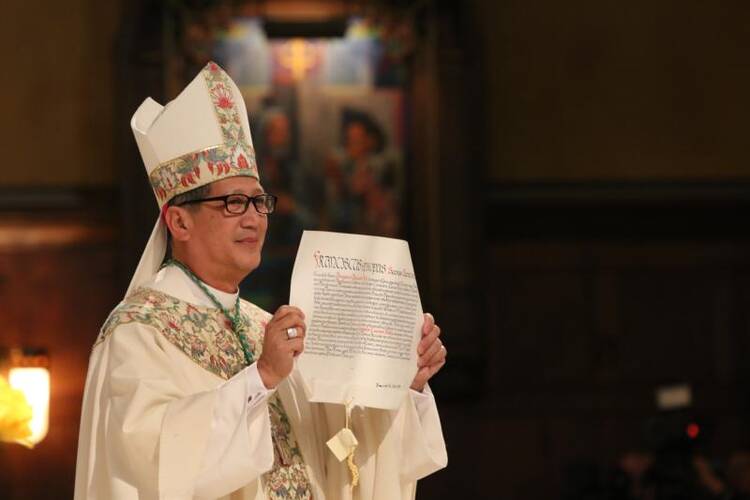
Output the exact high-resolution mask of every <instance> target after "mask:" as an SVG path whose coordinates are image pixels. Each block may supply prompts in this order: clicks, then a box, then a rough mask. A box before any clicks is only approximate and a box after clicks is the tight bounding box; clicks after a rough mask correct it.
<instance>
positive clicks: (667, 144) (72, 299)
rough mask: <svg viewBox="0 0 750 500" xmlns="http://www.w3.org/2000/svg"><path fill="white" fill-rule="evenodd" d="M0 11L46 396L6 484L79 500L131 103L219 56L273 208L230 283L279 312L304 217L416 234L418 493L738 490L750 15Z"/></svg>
mask: <svg viewBox="0 0 750 500" xmlns="http://www.w3.org/2000/svg"><path fill="white" fill-rule="evenodd" d="M0 12H2V16H0V54H1V55H2V61H3V65H4V67H5V70H4V71H3V72H2V75H3V76H2V78H0V89H2V92H0V110H1V111H0V137H1V138H2V150H3V151H4V153H3V155H2V166H0V325H1V326H0V348H2V349H3V350H4V351H5V352H6V353H7V354H6V355H5V357H4V362H3V367H4V368H3V369H4V370H6V371H8V372H9V371H10V370H11V369H13V368H16V369H17V368H22V367H34V368H46V370H43V372H44V373H47V374H48V375H49V380H50V387H51V389H50V396H49V407H48V415H49V418H48V423H49V424H48V431H47V434H46V437H44V438H43V439H42V440H41V441H40V442H39V443H38V444H37V445H36V446H35V447H34V448H33V449H28V448H25V447H23V446H21V445H19V444H15V443H10V442H3V443H0V497H1V498H8V499H13V500H21V499H23V500H27V499H58V498H71V497H72V492H73V477H74V469H75V458H76V443H77V434H78V423H79V422H78V420H79V413H80V406H81V395H82V389H83V384H84V381H85V374H86V368H87V361H88V355H89V352H90V348H91V345H92V343H93V341H94V339H95V337H96V335H97V332H98V329H99V327H100V326H101V324H102V323H103V321H104V319H105V318H106V316H107V314H108V312H109V311H110V309H111V308H112V307H113V306H114V305H115V304H116V303H117V302H118V301H119V300H120V299H121V297H122V295H123V293H124V291H125V289H126V287H127V283H128V281H129V279H130V276H131V274H132V272H133V270H134V268H135V265H136V263H137V261H138V258H139V257H140V254H141V251H142V249H143V246H144V244H145V242H146V239H147V237H148V234H149V232H150V230H151V228H152V225H153V222H154V220H155V219H156V216H157V204H156V202H155V200H154V198H153V195H152V193H151V190H150V187H149V186H148V183H147V178H146V175H144V173H145V170H144V167H143V164H142V162H141V160H140V157H139V155H138V152H137V149H136V146H135V142H134V140H133V137H132V134H131V131H130V128H129V120H130V116H131V115H132V113H133V112H134V111H135V109H136V108H137V106H138V105H139V104H140V103H141V102H142V100H143V99H144V98H146V97H148V96H151V97H153V98H154V99H156V100H157V101H159V102H160V103H165V102H167V101H168V100H170V99H172V98H173V97H175V96H176V95H177V93H178V92H179V91H180V90H181V89H182V87H183V86H184V85H185V84H186V83H187V82H189V81H190V80H191V79H192V78H193V77H194V76H195V75H196V74H197V72H198V71H199V70H200V68H201V67H202V66H203V65H204V64H205V63H206V62H207V61H208V60H210V59H213V60H216V61H217V62H219V63H220V64H221V65H223V66H224V67H225V68H226V69H227V71H228V72H229V73H230V75H231V76H232V77H233V78H234V79H235V81H236V82H237V83H238V85H239V86H240V87H241V89H242V92H243V95H244V97H245V100H246V103H247V107H248V112H249V114H250V123H251V128H252V133H253V139H254V143H255V148H256V151H257V154H258V161H259V168H260V172H261V176H262V177H263V179H264V184H265V185H266V187H267V188H268V189H269V190H270V191H271V192H274V193H276V194H277V195H279V196H280V202H279V212H278V214H276V215H274V217H273V219H272V222H271V225H270V233H269V239H268V243H267V246H266V249H265V250H264V255H263V264H262V266H261V269H260V270H259V271H257V272H256V273H253V274H252V275H251V276H250V278H249V279H248V280H247V281H246V282H245V283H243V285H242V293H243V295H244V296H245V297H246V298H249V299H251V300H253V301H256V302H257V303H259V304H260V305H262V306H264V307H266V308H269V309H275V308H276V307H278V306H279V305H280V304H283V303H284V302H286V301H287V300H288V281H289V276H290V274H291V264H292V262H293V259H294V255H295V251H296V245H297V243H298V241H299V237H300V234H301V231H302V230H303V229H305V228H315V229H330V230H337V231H350V232H360V233H365V234H378V235H386V236H395V237H400V238H405V239H407V240H408V241H409V244H410V247H411V251H412V256H413V260H414V264H415V269H416V271H417V280H418V283H419V286H420V292H421V297H422V303H423V306H424V309H425V310H429V311H432V312H433V313H434V314H435V316H436V317H437V318H438V323H439V324H440V325H441V326H442V328H443V332H444V339H445V342H446V345H447V346H448V349H449V352H450V356H449V363H448V365H446V367H445V368H444V369H443V371H442V372H441V373H440V374H439V375H438V376H437V377H436V379H435V380H434V382H433V383H432V385H433V387H434V391H435V393H436V394H437V398H438V404H439V407H440V411H441V417H442V421H443V426H444V431H445V436H446V441H447V445H448V452H449V460H450V463H449V466H448V468H447V469H445V470H443V471H441V472H438V473H436V474H434V475H433V476H430V477H429V478H427V479H425V480H423V481H421V482H420V487H419V491H418V494H417V498H419V499H441V498H454V497H456V496H459V495H460V496H462V497H464V498H472V499H510V500H515V499H518V500H523V499H554V498H560V499H571V500H572V499H623V500H624V499H647V498H648V499H683V498H685V499H692V498H701V499H703V498H706V499H709V498H717V499H718V498H724V499H728V498H734V499H739V498H747V495H748V492H750V453H749V452H748V450H749V449H750V427H749V426H750V396H749V394H748V382H750V363H748V361H749V360H750V356H749V355H750V259H749V257H750V222H748V221H749V220H750V219H749V218H748V216H750V165H749V164H748V162H749V160H750V148H749V147H748V144H749V142H748V140H747V138H746V136H747V132H748V125H747V123H748V116H749V115H750V92H749V89H750V64H748V50H750V30H748V27H747V26H748V19H750V4H748V3H747V2H745V1H730V0H726V1H718V2H704V1H699V0H683V1H674V0H664V1H660V2H650V1H645V0H634V1H630V2H615V1H610V0H604V1H602V0H599V1H593V0H582V1H574V2H559V1H553V0H540V1H537V2H522V1H518V0H465V1H447V0H414V1H408V0H405V1H401V2H399V1H387V0H381V1H378V0H369V1H368V0H360V1H354V0H352V1H344V0H340V1H335V0H330V1H324V0H310V1H303V0H298V1H297V0H294V1H292V0H276V1H274V0H245V1H242V0H237V1H209V0H165V1H157V0H130V1H125V0H110V1H96V0H70V1H68V2H52V1H48V2H34V1H20V0H9V1H7V2H4V3H3V5H2V7H1V10H0ZM18 349H21V350H20V351H19V350H18ZM14 353H15V354H14ZM42 392H44V391H42ZM42 399H44V395H43V397H42ZM7 401H8V400H7V399H5V400H4V399H3V398H2V397H0V419H1V418H2V417H3V411H4V410H3V408H2V405H3V404H6V406H7V405H8V402H7ZM41 411H42V413H43V411H44V410H41ZM35 417H36V415H35ZM40 418H41V417H40ZM0 421H1V420H0ZM40 432H41V431H40ZM42 433H43V432H42Z"/></svg>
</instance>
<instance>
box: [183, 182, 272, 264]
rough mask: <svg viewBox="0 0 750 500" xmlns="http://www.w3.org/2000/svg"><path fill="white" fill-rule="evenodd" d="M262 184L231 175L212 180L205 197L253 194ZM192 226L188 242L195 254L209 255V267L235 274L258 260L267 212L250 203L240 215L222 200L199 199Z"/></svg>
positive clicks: (264, 232)
mask: <svg viewBox="0 0 750 500" xmlns="http://www.w3.org/2000/svg"><path fill="white" fill-rule="evenodd" d="M263 192H264V191H263V187H262V186H261V185H260V183H259V182H258V180H257V179H254V178H252V177H230V178H227V179H222V180H220V181H216V182H214V183H212V184H211V191H210V193H209V195H208V196H207V198H208V197H214V196H225V195H228V194H237V193H241V194H245V195H248V196H255V195H257V194H261V193H263ZM192 215H193V220H194V226H193V228H192V231H191V234H190V241H189V243H188V244H189V245H191V246H192V247H193V248H192V251H193V252H194V254H195V255H196V256H198V257H199V258H201V259H208V262H210V267H211V268H213V269H216V270H217V271H218V272H220V273H222V274H224V275H229V276H234V275H241V276H243V277H244V276H246V275H248V274H249V273H250V272H252V271H253V270H254V269H255V268H257V267H258V265H259V264H260V253H261V250H262V248H263V242H264V241H265V238H266V230H267V229H268V216H267V215H262V214H259V213H258V212H257V210H255V207H254V206H253V204H252V203H250V206H248V208H247V211H246V212H245V213H244V214H242V215H236V214H230V213H229V212H227V211H226V208H225V206H224V202H223V201H208V202H204V203H200V204H199V205H198V208H197V210H195V211H194V212H193V214H192Z"/></svg>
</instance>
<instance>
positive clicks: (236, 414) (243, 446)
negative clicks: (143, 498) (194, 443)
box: [195, 363, 275, 498]
mask: <svg viewBox="0 0 750 500" xmlns="http://www.w3.org/2000/svg"><path fill="white" fill-rule="evenodd" d="M216 391H217V397H216V403H215V404H214V409H213V416H212V418H211V429H210V431H209V443H211V445H210V446H209V447H208V448H207V449H206V454H205V455H204V457H203V464H202V466H201V468H200V472H199V473H198V476H197V478H196V485H195V495H196V496H197V497H198V498H217V497H220V496H223V495H226V494H227V493H228V492H231V491H234V490H235V489H237V488H240V487H242V486H244V485H245V484H247V482H248V479H250V477H249V476H250V471H257V472H260V473H262V472H264V471H266V470H268V469H270V468H271V466H272V465H273V445H272V444H271V424H270V420H269V417H268V398H269V397H270V396H271V395H272V394H273V393H274V391H275V389H266V387H265V385H263V381H262V380H261V378H260V374H259V373H258V365H257V363H253V364H251V365H250V366H248V367H247V368H245V369H244V370H242V371H241V372H239V373H238V374H236V375H235V376H234V377H232V378H231V379H229V380H227V381H226V382H225V383H223V384H222V385H221V386H219V387H218V388H217V389H216ZM245 422H246V425H243V423H245ZM238 472H239V473H238Z"/></svg>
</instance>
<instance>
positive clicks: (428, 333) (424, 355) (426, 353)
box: [411, 313, 448, 392]
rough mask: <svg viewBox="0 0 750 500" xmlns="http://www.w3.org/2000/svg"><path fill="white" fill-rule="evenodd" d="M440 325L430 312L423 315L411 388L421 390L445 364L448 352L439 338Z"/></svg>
mask: <svg viewBox="0 0 750 500" xmlns="http://www.w3.org/2000/svg"><path fill="white" fill-rule="evenodd" d="M439 337H440V327H439V326H437V325H436V324H435V318H433V317H432V314H430V313H426V314H425V315H424V323H423V324H422V340H420V341H419V344H418V345H417V355H418V356H419V357H418V359H417V367H418V370H417V375H416V376H415V377H414V381H413V382H412V383H411V388H412V389H414V390H415V391H419V392H422V389H424V385H425V384H426V383H427V381H428V380H430V379H431V378H432V376H433V375H435V374H436V373H437V372H438V371H439V370H440V369H441V368H442V367H443V365H444V364H445V356H446V355H447V354H448V352H447V351H446V349H445V346H444V345H443V342H442V341H441V340H440V338H439Z"/></svg>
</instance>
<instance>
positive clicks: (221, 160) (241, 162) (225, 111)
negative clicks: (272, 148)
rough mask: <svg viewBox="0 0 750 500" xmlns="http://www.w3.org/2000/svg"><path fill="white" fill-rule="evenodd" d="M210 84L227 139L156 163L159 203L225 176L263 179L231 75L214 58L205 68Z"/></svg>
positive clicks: (154, 179) (154, 174)
mask: <svg viewBox="0 0 750 500" xmlns="http://www.w3.org/2000/svg"><path fill="white" fill-rule="evenodd" d="M201 74H202V75H203V78H204V79H205V81H206V85H207V86H208V94H209V96H210V97H211V103H212V104H213V108H214V112H215V115H216V120H217V123H218V125H219V128H221V133H222V137H223V142H222V143H221V144H217V145H215V146H211V147H208V148H206V149H203V150H201V151H194V152H192V153H188V154H185V155H182V156H179V157H177V158H175V159H173V160H170V161H167V162H165V163H162V164H161V165H159V166H158V167H156V168H155V169H154V170H153V171H152V172H151V174H149V180H150V182H151V188H152V189H153V190H154V194H155V195H156V199H157V200H158V202H159V205H160V206H162V205H163V204H164V203H166V202H167V201H169V200H170V199H172V198H174V197H175V196H177V195H178V194H182V193H185V192H187V191H190V190H191V189H195V188H197V187H200V186H204V185H206V184H209V183H211V182H214V181H218V180H220V179H223V178H225V177H235V176H248V177H255V178H256V179H260V177H259V175H258V167H257V165H256V162H255V150H254V149H253V146H252V144H251V140H250V138H249V137H247V135H246V133H245V129H244V127H243V126H242V120H241V117H240V111H239V107H238V106H237V104H236V103H235V98H239V99H242V96H234V95H233V92H232V85H231V84H230V82H229V76H228V75H227V74H226V73H225V72H224V70H222V69H221V68H220V67H219V66H218V65H217V64H215V63H213V62H211V63H208V64H207V65H206V67H205V68H203V71H202V72H201Z"/></svg>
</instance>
